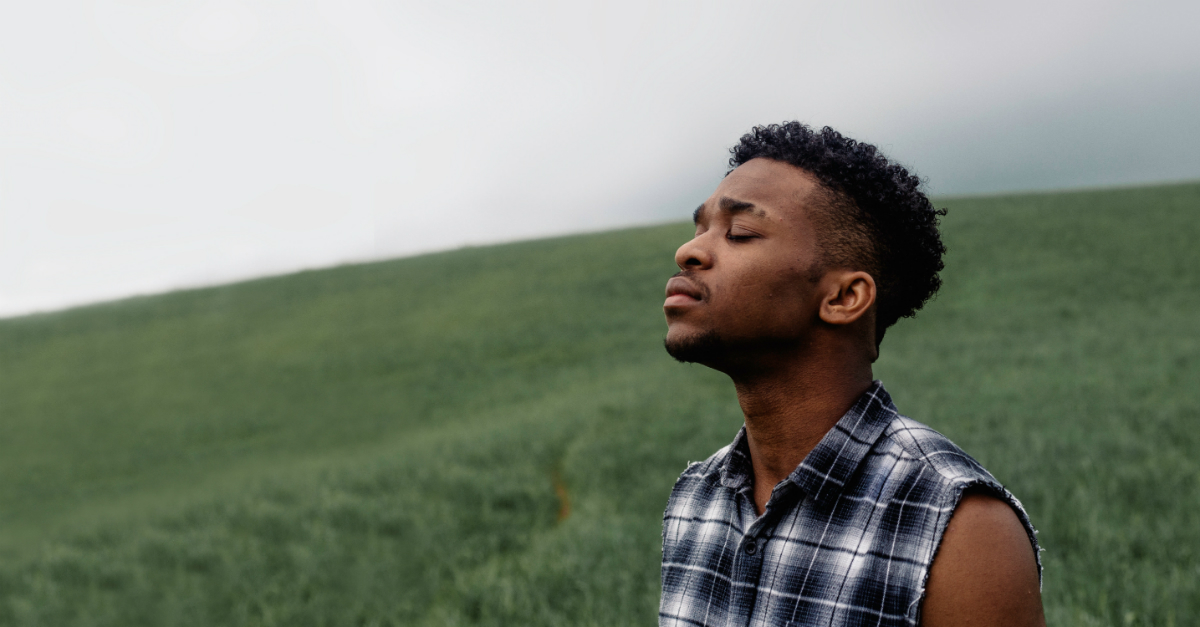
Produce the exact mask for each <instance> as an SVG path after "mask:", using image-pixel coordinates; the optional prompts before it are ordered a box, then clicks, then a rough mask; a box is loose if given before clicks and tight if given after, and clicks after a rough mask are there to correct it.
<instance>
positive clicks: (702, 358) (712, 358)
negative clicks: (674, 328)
mask: <svg viewBox="0 0 1200 627" xmlns="http://www.w3.org/2000/svg"><path fill="white" fill-rule="evenodd" d="M663 347H664V348H666V349H667V354H668V355H670V356H672V357H674V358H675V361H678V362H680V363H693V364H711V363H714V362H716V361H719V360H720V358H721V356H722V355H724V354H725V353H726V351H727V350H728V348H729V347H728V346H727V345H726V343H725V340H724V339H722V338H721V336H720V335H719V334H717V332H716V331H705V332H704V333H701V334H699V335H692V336H688V337H685V338H681V339H676V340H672V339H671V336H669V335H668V336H667V337H666V338H664V339H663Z"/></svg>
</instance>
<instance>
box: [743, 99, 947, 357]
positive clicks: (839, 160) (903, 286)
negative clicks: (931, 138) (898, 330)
mask: <svg viewBox="0 0 1200 627" xmlns="http://www.w3.org/2000/svg"><path fill="white" fill-rule="evenodd" d="M729 152H730V153H731V154H732V156H731V157H730V159H729V172H732V171H733V169H734V168H736V167H738V166H739V165H741V164H743V163H746V162H747V161H749V160H751V159H756V158H759V157H763V158H767V159H773V160H775V161H781V162H783V163H788V164H791V165H794V166H796V167H798V168H801V169H803V170H805V171H806V172H808V173H809V174H811V175H812V176H814V177H816V179H817V180H818V181H820V183H821V186H822V188H823V189H822V194H821V196H822V197H820V198H816V199H815V200H816V203H817V206H818V207H819V208H820V210H819V211H817V212H814V214H813V215H811V218H812V219H813V220H814V222H815V223H816V226H817V231H818V233H817V240H818V245H819V246H820V249H821V250H820V253H821V258H822V264H823V266H824V267H826V268H829V267H847V268H855V269H861V270H863V271H865V272H867V273H868V274H870V275H871V277H872V278H874V279H875V284H876V290H877V296H876V312H875V342H876V346H878V345H879V342H882V341H883V334H884V332H885V331H887V329H888V327H890V326H892V325H893V324H895V323H896V321H897V320H899V319H900V318H909V317H912V316H914V315H916V313H917V310H919V309H920V308H921V307H922V306H923V305H924V304H925V303H926V302H927V301H928V300H929V299H930V298H932V297H933V295H934V294H935V293H936V292H937V291H938V288H940V287H941V286H942V279H941V277H939V276H938V272H940V271H941V270H942V268H943V267H944V264H943V263H942V255H943V254H945V252H946V247H945V245H943V244H942V238H941V235H940V234H939V233H938V219H939V217H941V216H944V215H946V210H945V209H934V208H933V204H932V203H930V202H929V198H928V197H927V196H926V195H925V193H924V192H923V191H921V180H920V179H919V178H917V177H916V176H914V175H912V174H909V172H908V170H906V169H905V168H904V167H903V166H901V165H899V164H896V163H894V162H891V161H889V160H888V159H887V158H886V157H884V156H883V155H882V154H881V153H880V152H879V149H878V148H876V147H875V146H872V145H871V144H864V143H861V142H858V141H855V140H853V139H850V138H849V137H845V136H843V135H842V134H841V133H839V132H837V131H835V130H833V129H832V128H829V127H828V126H826V127H824V128H822V129H821V130H820V131H815V130H813V129H812V128H810V127H809V126H808V125H806V124H801V123H800V122H785V123H783V124H771V125H767V126H756V127H754V128H753V129H752V130H751V131H750V132H749V133H747V134H746V135H743V136H742V138H741V140H740V141H739V142H738V144H737V145H736V146H734V147H733V148H731V149H730V150H729ZM726 174H728V173H726Z"/></svg>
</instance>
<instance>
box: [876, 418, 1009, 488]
mask: <svg viewBox="0 0 1200 627" xmlns="http://www.w3.org/2000/svg"><path fill="white" fill-rule="evenodd" d="M882 440H883V442H882V443H883V444H884V446H887V445H890V446H891V447H892V448H894V449H896V451H895V452H896V453H897V454H898V455H899V456H900V457H903V458H905V459H907V460H908V461H910V462H911V463H912V464H913V465H914V466H916V468H917V469H919V470H920V471H925V472H928V471H932V472H933V473H936V476H937V477H940V478H941V480H943V481H944V482H946V483H948V484H951V485H953V484H973V483H980V482H982V483H993V484H996V485H999V483H998V482H997V481H996V478H995V477H993V476H992V475H991V473H989V472H988V471H987V470H986V469H984V467H983V466H982V465H981V464H980V463H979V462H978V461H976V460H975V458H974V457H971V456H970V455H968V454H967V453H966V451H963V450H962V449H961V448H959V447H958V445H956V444H955V443H954V442H951V441H950V438H947V437H946V436H944V435H942V434H941V433H938V432H937V431H935V430H933V429H931V428H929V427H928V426H926V425H924V424H922V423H920V422H917V421H916V420H913V419H912V418H909V417H908V416H903V415H900V414H896V415H895V416H894V417H893V418H892V420H891V421H890V422H889V424H888V426H887V427H886V428H885V429H884V431H883V438H882Z"/></svg>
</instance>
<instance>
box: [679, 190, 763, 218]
mask: <svg viewBox="0 0 1200 627" xmlns="http://www.w3.org/2000/svg"><path fill="white" fill-rule="evenodd" d="M717 206H719V207H720V208H721V211H724V212H726V213H729V214H735V213H750V214H753V215H756V216H759V217H762V216H765V215H767V212H766V211H763V210H762V209H759V208H758V207H756V206H754V203H752V202H746V201H744V200H736V199H734V198H730V197H728V196H722V197H721V200H720V201H718V203H717ZM703 211H704V205H703V204H701V205H700V206H699V207H696V210H695V211H693V212H692V223H693V224H698V223H699V222H700V214H701V213H702V212H703Z"/></svg>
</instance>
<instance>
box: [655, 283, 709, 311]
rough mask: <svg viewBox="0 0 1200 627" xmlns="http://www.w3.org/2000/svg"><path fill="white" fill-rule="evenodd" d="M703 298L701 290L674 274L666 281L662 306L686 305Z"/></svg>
mask: <svg viewBox="0 0 1200 627" xmlns="http://www.w3.org/2000/svg"><path fill="white" fill-rule="evenodd" d="M703 300H704V292H703V290H701V289H700V288H699V286H697V285H695V284H694V283H692V282H691V281H689V280H688V279H686V278H684V277H681V276H674V277H671V280H670V281H667V300H666V301H664V302H663V307H664V308H676V307H687V306H689V305H695V304H697V303H699V302H701V301H703Z"/></svg>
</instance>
